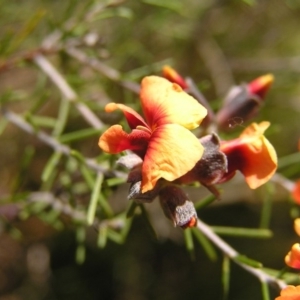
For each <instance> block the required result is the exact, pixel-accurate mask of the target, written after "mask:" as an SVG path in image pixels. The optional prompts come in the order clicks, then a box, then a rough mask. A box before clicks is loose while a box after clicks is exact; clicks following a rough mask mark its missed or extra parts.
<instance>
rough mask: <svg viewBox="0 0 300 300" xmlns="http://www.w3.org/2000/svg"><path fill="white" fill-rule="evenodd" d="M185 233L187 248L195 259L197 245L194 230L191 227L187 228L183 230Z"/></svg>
mask: <svg viewBox="0 0 300 300" xmlns="http://www.w3.org/2000/svg"><path fill="white" fill-rule="evenodd" d="M183 233H184V241H185V246H186V249H187V250H188V252H189V253H190V256H191V259H192V260H195V246H194V241H193V236H192V230H191V228H187V229H185V230H184V231H183Z"/></svg>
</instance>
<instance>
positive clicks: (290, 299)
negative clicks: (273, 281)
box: [275, 285, 300, 300]
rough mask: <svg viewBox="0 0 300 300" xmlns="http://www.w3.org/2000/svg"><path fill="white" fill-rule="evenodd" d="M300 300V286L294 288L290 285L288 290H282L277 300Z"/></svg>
mask: <svg viewBox="0 0 300 300" xmlns="http://www.w3.org/2000/svg"><path fill="white" fill-rule="evenodd" d="M299 299H300V285H298V286H293V285H288V286H287V287H286V288H284V289H283V290H281V292H280V296H279V297H277V298H276V299H275V300H299Z"/></svg>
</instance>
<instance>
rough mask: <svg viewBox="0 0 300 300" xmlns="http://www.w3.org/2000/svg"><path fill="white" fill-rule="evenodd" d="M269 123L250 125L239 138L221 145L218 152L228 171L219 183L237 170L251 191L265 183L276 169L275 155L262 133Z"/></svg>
mask: <svg viewBox="0 0 300 300" xmlns="http://www.w3.org/2000/svg"><path fill="white" fill-rule="evenodd" d="M269 126H270V123H269V122H261V123H260V124H257V123H252V124H251V125H250V126H248V127H247V128H246V129H245V130H244V131H243V132H242V134H241V135H240V136H239V138H237V139H234V140H231V141H225V142H222V143H221V148H220V150H221V151H222V152H224V153H225V154H226V156H227V160H228V171H227V173H226V174H225V175H224V178H223V179H222V180H220V182H224V181H227V180H229V179H230V178H232V177H233V176H234V174H235V172H236V170H239V171H240V172H241V173H242V174H243V175H244V176H245V180H246V182H247V184H248V185H249V187H250V188H251V189H256V188H258V187H259V186H261V185H262V184H264V183H265V182H267V181H268V180H269V179H270V178H271V177H272V175H273V174H274V173H275V171H276V168H277V155H276V152H275V149H274V148H273V146H272V145H271V143H270V142H269V141H268V140H267V139H266V138H265V136H264V132H265V130H266V129H267V128H268V127H269Z"/></svg>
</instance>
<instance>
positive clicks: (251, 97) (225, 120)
mask: <svg viewBox="0 0 300 300" xmlns="http://www.w3.org/2000/svg"><path fill="white" fill-rule="evenodd" d="M273 81H274V77H273V75H271V74H267V75H264V76H260V77H258V78H256V79H254V80H253V81H251V82H250V83H249V84H242V85H239V86H234V87H232V88H231V89H230V90H229V92H228V94H227V96H226V97H225V100H224V104H223V107H222V108H221V109H220V110H219V111H218V113H217V116H216V120H217V124H218V126H219V127H220V128H221V129H224V130H226V129H228V128H230V127H232V124H231V123H232V122H235V123H238V124H240V123H242V122H246V121H247V120H249V119H251V118H253V117H254V116H255V115H256V114H257V113H258V111H259V110H260V108H261V106H262V103H263V100H264V97H265V95H266V93H267V91H268V90H269V88H270V86H271V84H272V82H273Z"/></svg>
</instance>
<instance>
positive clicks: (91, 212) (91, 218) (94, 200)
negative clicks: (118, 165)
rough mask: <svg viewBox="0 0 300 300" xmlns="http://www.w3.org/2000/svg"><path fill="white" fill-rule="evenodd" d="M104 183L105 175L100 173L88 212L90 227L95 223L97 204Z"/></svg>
mask: <svg viewBox="0 0 300 300" xmlns="http://www.w3.org/2000/svg"><path fill="white" fill-rule="evenodd" d="M102 182H103V174H102V173H98V174H97V178H96V182H95V186H94V190H93V193H92V196H91V200H90V203H89V207H88V211H87V223H88V225H92V224H93V223H94V219H95V214H96V209H97V203H98V198H99V194H100V191H101V185H102Z"/></svg>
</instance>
